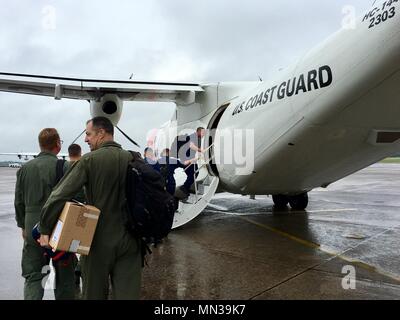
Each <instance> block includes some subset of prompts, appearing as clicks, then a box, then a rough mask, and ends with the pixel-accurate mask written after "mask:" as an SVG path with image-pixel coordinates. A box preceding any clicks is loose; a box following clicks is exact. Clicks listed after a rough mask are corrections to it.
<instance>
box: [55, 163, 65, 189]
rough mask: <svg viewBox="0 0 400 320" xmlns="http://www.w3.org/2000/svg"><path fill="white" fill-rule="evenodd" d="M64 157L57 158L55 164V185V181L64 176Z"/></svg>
mask: <svg viewBox="0 0 400 320" xmlns="http://www.w3.org/2000/svg"><path fill="white" fill-rule="evenodd" d="M65 161H66V160H65V159H60V160H57V164H56V183H55V185H57V183H59V182H60V180H61V179H62V177H63V176H64V164H65Z"/></svg>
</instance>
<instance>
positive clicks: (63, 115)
mask: <svg viewBox="0 0 400 320" xmlns="http://www.w3.org/2000/svg"><path fill="white" fill-rule="evenodd" d="M345 5H354V6H355V8H356V9H357V12H358V13H359V14H361V13H362V10H364V9H365V7H367V6H368V5H369V4H368V3H367V4H366V3H365V1H361V0H353V1H343V0H337V1H329V2H328V1H327V2H321V1H316V0H308V1H289V0H282V1H274V2H271V1H263V0H249V1H246V2H243V1H238V0H233V1H232V0H231V1H228V0H219V1H211V0H208V1H186V0H168V1H163V0H151V1H146V2H139V1H125V0H117V1H112V2H111V1H105V0H103V1H99V0H96V1H94V0H86V1H77V0H58V1H54V0H39V1H28V0H20V1H8V2H5V3H3V4H2V10H1V11H0V37H1V39H2V41H1V43H0V71H8V72H19V73H36V74H46V75H55V76H56V75H57V76H72V77H85V78H112V79H128V77H129V76H130V75H131V74H132V73H133V75H134V79H136V80H168V81H194V82H210V81H223V80H228V81H232V80H257V79H258V76H261V77H262V78H264V79H268V77H270V76H271V74H273V73H274V72H276V71H277V70H278V69H279V68H281V67H285V66H287V65H288V64H290V63H291V62H293V61H295V60H296V59H298V58H299V57H301V55H302V54H304V53H305V52H306V51H307V50H309V49H311V47H313V46H314V45H316V44H317V43H318V42H320V41H322V40H323V39H324V38H326V37H327V36H329V35H330V34H331V33H333V32H334V31H335V30H337V29H339V28H340V24H341V21H342V19H343V13H342V8H343V7H344V6H345ZM173 110H174V107H173V105H172V104H162V105H158V104H149V103H126V105H125V108H124V114H123V116H122V119H121V123H120V126H121V128H122V129H123V130H124V131H126V132H127V133H128V134H129V135H131V136H132V138H134V139H135V140H138V141H139V142H140V143H141V144H143V145H144V143H145V135H146V133H147V131H148V130H149V129H151V128H153V127H158V126H160V125H161V124H163V123H164V122H165V121H168V120H169V119H170V118H171V116H172V114H173ZM89 117H90V114H89V106H88V103H87V102H86V101H67V100H62V101H55V100H53V99H49V98H42V97H30V96H18V95H15V94H8V93H0V152H12V151H22V150H24V151H32V150H37V142H36V136H37V134H38V132H39V131H40V129H42V128H43V127H56V128H58V129H59V130H60V133H61V134H62V136H63V140H65V141H66V142H70V141H72V140H73V139H74V138H75V137H76V136H77V135H78V134H79V133H80V132H81V130H83V125H84V123H85V121H86V120H87V119H88V118H89ZM117 139H118V140H119V141H123V144H124V147H126V148H131V146H130V145H129V143H127V142H125V141H126V140H125V139H124V138H122V137H121V136H120V135H117ZM80 143H81V144H84V143H83V139H81V140H80ZM63 151H66V150H63Z"/></svg>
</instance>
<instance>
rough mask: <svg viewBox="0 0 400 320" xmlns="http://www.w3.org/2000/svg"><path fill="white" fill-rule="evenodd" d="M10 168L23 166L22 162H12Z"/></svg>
mask: <svg viewBox="0 0 400 320" xmlns="http://www.w3.org/2000/svg"><path fill="white" fill-rule="evenodd" d="M8 167H9V168H21V167H22V163H10V164H9V165H8Z"/></svg>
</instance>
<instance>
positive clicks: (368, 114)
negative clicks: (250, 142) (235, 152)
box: [0, 0, 400, 227]
mask: <svg viewBox="0 0 400 320" xmlns="http://www.w3.org/2000/svg"><path fill="white" fill-rule="evenodd" d="M399 30H400V1H398V0H385V1H378V2H374V5H373V7H372V8H371V9H370V10H368V12H365V14H364V15H363V16H361V18H360V19H358V20H357V22H356V28H355V29H351V30H348V29H345V28H344V29H342V30H340V31H338V32H337V33H335V34H334V35H333V36H331V37H330V38H328V39H327V40H326V41H324V42H323V43H321V44H320V45H318V46H317V47H315V48H314V49H312V50H311V51H310V52H309V53H308V54H306V55H304V56H303V57H302V58H301V59H300V61H298V62H297V63H295V64H293V65H292V66H290V67H288V68H286V69H284V70H282V71H281V72H279V73H278V74H277V75H276V76H275V77H273V78H271V79H269V80H268V81H263V82H246V83H243V82H236V83H232V82H219V83H210V84H196V83H160V82H132V81H102V80H87V79H74V78H58V77H48V76H38V75H23V74H12V73H0V91H7V92H14V93H22V94H31V95H42V96H49V97H54V98H55V99H57V100H61V99H63V98H67V99H80V100H88V101H90V112H91V115H92V116H93V117H94V116H106V117H108V118H109V119H111V121H112V122H113V123H114V124H115V125H117V124H118V121H119V119H120V117H121V114H122V111H123V101H154V102H165V101H167V102H174V103H175V104H176V112H175V115H174V117H173V119H172V120H171V121H170V122H169V123H168V124H166V125H165V126H164V127H163V128H161V130H159V131H158V134H157V135H156V136H154V139H153V141H152V142H153V143H154V145H155V146H156V148H159V149H162V148H164V147H165V146H169V145H170V144H171V142H172V139H174V138H175V137H174V136H170V135H168V134H167V133H168V132H169V131H171V130H172V131H175V132H178V133H179V132H182V131H183V130H188V129H190V130H192V131H193V130H195V129H196V128H197V127H204V128H207V129H210V130H214V129H216V130H217V131H216V132H215V131H210V132H211V133H210V134H208V136H206V137H205V141H204V149H206V150H207V152H206V159H205V160H204V162H203V163H202V164H201V165H200V170H199V176H198V177H197V183H196V184H195V187H196V190H195V194H194V195H193V196H191V198H192V199H191V200H190V201H189V203H181V204H180V208H179V210H178V212H177V214H176V215H175V223H174V226H175V227H177V226H180V225H183V224H185V223H187V222H188V221H190V220H191V219H193V218H194V217H195V216H197V215H198V214H199V213H200V212H201V211H202V210H203V209H204V208H205V207H206V206H207V204H208V202H209V201H210V200H211V198H212V196H213V195H214V193H215V192H217V190H218V191H225V192H231V193H235V194H242V195H272V196H273V201H274V203H275V205H276V206H278V207H285V206H287V204H290V206H291V207H292V208H294V209H301V210H303V209H305V208H306V207H307V205H308V192H309V191H311V190H313V189H314V188H318V187H325V188H326V187H328V186H329V185H330V184H332V183H334V182H336V181H338V180H340V179H342V178H344V177H346V176H348V175H350V174H352V173H354V172H356V171H359V170H361V169H363V168H365V167H368V166H369V165H371V164H373V163H376V162H378V161H380V160H381V159H383V158H386V157H388V156H391V155H393V154H395V153H398V152H399V150H400V90H399V89H400V32H399ZM243 65H245V61H244V62H243ZM235 130H241V131H246V130H250V131H251V132H252V133H253V137H254V150H253V155H252V156H253V159H254V166H253V168H252V170H251V172H250V173H249V174H247V175H238V174H237V169H238V164H236V163H224V162H222V163H218V162H217V161H215V159H217V158H219V159H221V158H222V157H221V155H223V154H225V153H226V152H227V151H228V152H229V151H230V150H229V148H232V146H245V145H246V141H245V138H246V137H244V136H243V135H237V136H235V135H234V136H233V137H234V141H233V144H231V145H230V146H228V145H227V144H226V143H224V141H222V140H220V139H217V136H218V135H219V132H220V133H221V132H234V131H235Z"/></svg>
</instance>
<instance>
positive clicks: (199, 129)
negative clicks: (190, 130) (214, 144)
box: [196, 127, 206, 132]
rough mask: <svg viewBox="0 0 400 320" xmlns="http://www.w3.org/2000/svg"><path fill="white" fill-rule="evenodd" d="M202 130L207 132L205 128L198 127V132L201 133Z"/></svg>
mask: <svg viewBox="0 0 400 320" xmlns="http://www.w3.org/2000/svg"><path fill="white" fill-rule="evenodd" d="M201 130H206V129H204V128H203V127H198V128H197V130H196V131H197V132H199V131H201Z"/></svg>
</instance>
